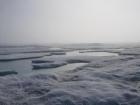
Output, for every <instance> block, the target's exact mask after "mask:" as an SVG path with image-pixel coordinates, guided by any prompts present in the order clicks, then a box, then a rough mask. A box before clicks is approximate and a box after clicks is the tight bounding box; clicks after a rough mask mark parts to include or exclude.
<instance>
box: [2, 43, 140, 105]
mask: <svg viewBox="0 0 140 105" xmlns="http://www.w3.org/2000/svg"><path fill="white" fill-rule="evenodd" d="M76 47H77V46H76ZM90 47H92V46H91V45H90ZM111 47H112V46H111ZM77 48H78V47H77ZM117 48H118V47H117ZM119 48H120V47H119ZM66 49H68V47H66ZM70 49H72V46H71V48H70ZM75 49H76V48H75ZM80 49H82V48H80ZM112 51H113V52H115V50H114V49H113V50H112ZM116 52H118V53H119V54H120V56H105V57H99V56H98V57H97V56H61V57H56V56H55V57H53V56H49V57H46V58H39V59H36V60H33V61H32V64H35V65H46V64H63V63H66V64H69V63H79V62H82V63H86V65H84V66H81V67H78V68H75V69H74V70H70V71H64V72H63V73H54V74H53V73H52V74H47V73H46V74H43V73H41V72H40V73H39V72H38V73H37V74H30V75H22V76H21V75H9V76H4V77H0V105H140V56H139V54H140V47H139V46H137V47H134V46H133V47H130V46H129V47H127V46H126V47H125V49H123V50H116ZM124 53H125V54H124ZM38 71H39V70H38ZM40 71H41V70H40Z"/></svg>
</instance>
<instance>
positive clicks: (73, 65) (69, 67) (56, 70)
mask: <svg viewBox="0 0 140 105" xmlns="http://www.w3.org/2000/svg"><path fill="white" fill-rule="evenodd" d="M86 64H87V63H71V64H67V65H64V66H61V67H57V68H53V69H52V68H51V69H40V70H34V71H33V72H32V73H31V74H36V73H43V74H44V73H46V74H48V73H49V74H50V73H51V74H52V73H56V74H58V73H63V72H65V71H70V70H74V69H76V68H78V67H81V66H84V65H86Z"/></svg>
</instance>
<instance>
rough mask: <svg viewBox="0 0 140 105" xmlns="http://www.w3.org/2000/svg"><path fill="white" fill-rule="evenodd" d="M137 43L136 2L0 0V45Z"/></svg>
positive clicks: (139, 4)
mask: <svg viewBox="0 0 140 105" xmlns="http://www.w3.org/2000/svg"><path fill="white" fill-rule="evenodd" d="M129 42H140V0H0V43H11V44H12V43H25V44H34V43H129Z"/></svg>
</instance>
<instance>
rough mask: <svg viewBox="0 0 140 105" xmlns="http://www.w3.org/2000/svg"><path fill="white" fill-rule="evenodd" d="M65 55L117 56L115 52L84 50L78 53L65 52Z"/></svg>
mask: <svg viewBox="0 0 140 105" xmlns="http://www.w3.org/2000/svg"><path fill="white" fill-rule="evenodd" d="M66 56H118V54H117V53H110V52H84V53H79V51H72V52H67V54H66Z"/></svg>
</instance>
